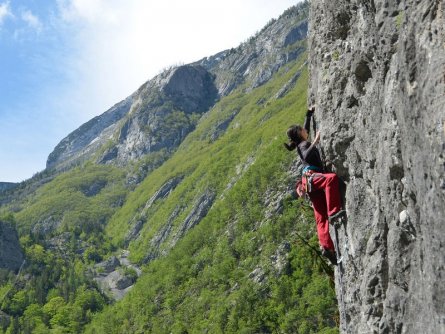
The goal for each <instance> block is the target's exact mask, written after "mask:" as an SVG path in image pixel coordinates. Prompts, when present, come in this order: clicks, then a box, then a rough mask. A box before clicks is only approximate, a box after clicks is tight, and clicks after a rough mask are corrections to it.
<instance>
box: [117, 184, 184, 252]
mask: <svg viewBox="0 0 445 334" xmlns="http://www.w3.org/2000/svg"><path fill="white" fill-rule="evenodd" d="M181 181H182V178H181V177H176V178H173V179H171V180H168V181H167V182H166V183H165V184H163V185H162V186H161V188H159V190H158V191H156V192H155V194H154V195H153V196H152V197H151V198H150V199H149V200H148V201H147V203H145V206H144V208H143V209H142V211H141V212H140V213H138V214H137V215H136V216H135V217H134V218H133V219H132V221H131V222H130V225H131V227H130V229H129V231H128V233H127V237H126V238H125V243H126V244H128V243H129V242H130V241H131V240H134V239H136V238H137V237H138V236H139V232H140V231H141V229H142V227H143V226H144V224H145V222H146V221H147V211H148V210H149V209H150V208H151V207H152V205H153V203H154V202H155V201H157V200H159V199H163V198H166V197H168V195H169V194H170V193H171V192H172V191H173V190H174V189H175V188H176V187H177V186H178V184H179V183H180V182H181ZM166 226H170V227H169V228H168V230H169V229H170V228H171V222H170V223H167V225H166ZM166 226H164V227H163V229H165V227H166ZM161 234H162V235H163V234H165V232H162V233H161ZM155 239H157V238H155ZM161 239H162V238H161ZM158 246H159V245H158Z"/></svg>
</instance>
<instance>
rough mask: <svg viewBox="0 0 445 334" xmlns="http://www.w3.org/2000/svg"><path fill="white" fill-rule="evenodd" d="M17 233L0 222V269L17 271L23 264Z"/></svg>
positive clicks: (9, 226)
mask: <svg viewBox="0 0 445 334" xmlns="http://www.w3.org/2000/svg"><path fill="white" fill-rule="evenodd" d="M23 259H24V257H23V253H22V250H21V248H20V243H19V239H18V236H17V231H16V230H15V229H14V228H13V227H12V226H11V225H10V224H7V223H3V222H1V221H0V268H5V269H9V270H13V271H17V270H18V269H19V268H20V266H21V265H22V263H23Z"/></svg>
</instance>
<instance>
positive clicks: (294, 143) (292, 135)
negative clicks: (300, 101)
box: [284, 125, 303, 151]
mask: <svg viewBox="0 0 445 334" xmlns="http://www.w3.org/2000/svg"><path fill="white" fill-rule="evenodd" d="M301 130H303V128H302V127H301V126H300V125H292V126H291V127H290V128H289V129H287V132H286V133H287V137H288V138H289V143H284V147H286V148H287V149H288V150H289V151H293V150H295V149H296V148H297V147H298V144H300V142H301V137H300V132H301Z"/></svg>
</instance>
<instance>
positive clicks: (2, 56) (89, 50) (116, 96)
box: [0, 0, 297, 182]
mask: <svg viewBox="0 0 445 334" xmlns="http://www.w3.org/2000/svg"><path fill="white" fill-rule="evenodd" d="M296 2H297V0H292V1H291V0H275V1H270V0H244V1H239V0H225V1H221V0H218V1H213V0H188V1H183V0H162V1H161V0H9V1H7V0H0V77H1V80H0V101H1V103H0V129H1V130H0V161H1V163H0V181H9V182H19V181H22V180H25V179H27V178H29V177H31V176H32V175H33V174H35V173H37V172H39V171H41V170H43V169H44V168H45V163H46V159H47V157H48V155H49V153H51V151H52V150H53V148H54V147H55V146H56V145H57V143H58V142H59V141H60V140H61V139H63V138H64V137H65V136H67V135H68V134H69V133H70V132H71V131H73V130H75V129H76V128H78V127H79V126H80V125H81V124H83V123H84V122H86V121H88V120H89V119H91V118H92V117H94V116H97V115H99V114H101V113H103V112H104V111H106V110H107V109H108V108H109V107H111V106H112V105H114V104H115V103H117V102H119V101H120V100H122V99H124V98H125V97H127V96H128V95H130V94H131V93H133V92H134V91H135V90H136V89H137V88H138V87H139V86H140V85H142V84H143V83H144V82H145V81H146V80H148V79H150V78H152V77H153V76H155V75H156V74H158V73H160V72H161V71H162V69H163V68H166V67H168V66H170V65H174V64H180V63H188V62H192V61H195V60H198V59H200V58H202V57H205V56H210V55H212V54H214V53H216V52H219V51H222V50H224V49H227V48H231V47H236V46H237V45H238V44H240V43H241V42H243V41H245V40H246V39H247V38H248V37H250V36H251V35H253V34H254V33H255V32H256V31H258V30H260V29H261V28H262V26H264V25H265V24H266V23H267V22H268V21H269V20H270V19H271V18H276V17H278V16H279V15H280V14H281V13H282V12H283V11H284V10H285V9H287V8H289V7H290V6H292V5H294V4H295V3H296Z"/></svg>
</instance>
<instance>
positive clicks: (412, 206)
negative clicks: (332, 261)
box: [309, 0, 445, 333]
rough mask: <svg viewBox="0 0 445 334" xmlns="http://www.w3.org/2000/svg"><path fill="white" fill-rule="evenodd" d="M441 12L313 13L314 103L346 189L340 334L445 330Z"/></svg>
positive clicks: (382, 6) (381, 6) (361, 7)
mask: <svg viewBox="0 0 445 334" xmlns="http://www.w3.org/2000/svg"><path fill="white" fill-rule="evenodd" d="M444 7H445V3H444V2H443V1H440V0H417V1H414V0H405V1H384V0H374V1H358V0H352V1H346V0H335V1H321V0H313V1H312V2H311V11H310V27H309V31H310V37H309V47H310V57H309V62H310V94H309V96H310V97H309V103H316V104H317V106H318V107H317V109H318V110H317V115H318V116H319V117H318V119H319V127H320V129H321V132H322V148H323V150H324V153H325V155H326V158H327V160H330V161H331V162H332V163H333V166H334V170H336V171H337V173H338V174H339V175H340V176H341V177H342V178H343V179H344V180H345V181H346V183H347V189H346V194H345V195H346V210H347V214H348V221H347V223H346V225H344V226H342V227H341V228H340V229H339V231H338V232H339V243H340V249H341V252H342V255H343V257H344V261H343V265H342V266H341V267H340V268H339V269H337V270H336V278H337V280H336V289H337V295H338V296H339V307H340V315H341V330H342V332H343V333H443V331H444V328H445V307H444V305H445V285H444V283H443V282H444V279H445V270H444V265H445V258H444V255H443V254H444V242H445V240H444V236H445V205H444V203H445V189H444V180H445V175H444V162H445V158H444V153H445V152H444V149H445V128H444V126H445V113H444V111H443V108H444V105H445V94H444V92H445V82H444V81H445V77H444V70H445V56H444V55H445V50H444V41H445V36H444V34H445V32H444V22H445V19H444V10H445V8H444ZM340 274H341V281H340ZM341 283H342V284H341Z"/></svg>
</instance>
